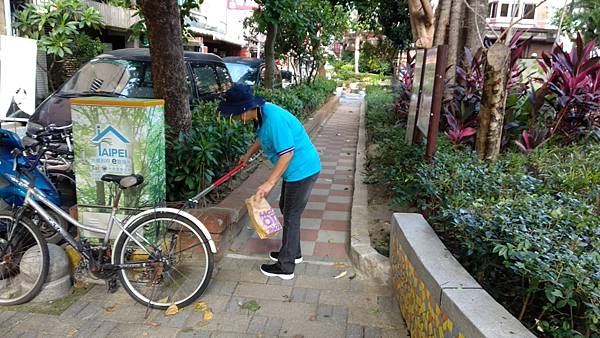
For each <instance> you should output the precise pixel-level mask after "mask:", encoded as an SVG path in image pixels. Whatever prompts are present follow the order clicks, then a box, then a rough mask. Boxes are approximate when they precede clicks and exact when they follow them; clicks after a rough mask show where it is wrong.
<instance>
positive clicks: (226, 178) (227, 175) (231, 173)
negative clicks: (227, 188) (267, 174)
mask: <svg viewBox="0 0 600 338" xmlns="http://www.w3.org/2000/svg"><path fill="white" fill-rule="evenodd" d="M245 166H246V165H245V164H243V163H242V164H238V166H237V167H235V168H233V170H231V171H230V172H228V173H227V174H225V176H223V177H221V178H219V179H218V180H216V181H215V182H214V183H213V184H211V185H210V186H211V187H213V188H216V187H218V186H220V185H221V184H222V183H223V182H225V181H227V180H228V179H230V178H231V176H233V175H235V174H237V172H238V171H240V170H242V169H243V168H244V167H245Z"/></svg>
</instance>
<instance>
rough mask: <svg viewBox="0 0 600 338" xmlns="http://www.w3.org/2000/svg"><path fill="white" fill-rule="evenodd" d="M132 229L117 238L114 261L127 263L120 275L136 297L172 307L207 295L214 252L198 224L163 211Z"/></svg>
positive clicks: (148, 216)
mask: <svg viewBox="0 0 600 338" xmlns="http://www.w3.org/2000/svg"><path fill="white" fill-rule="evenodd" d="M126 230H127V232H128V233H129V234H131V236H129V235H127V234H126V233H122V234H121V235H120V236H119V238H118V239H117V242H116V244H115V253H114V257H115V259H114V260H115V262H114V264H116V265H120V264H123V265H122V269H121V270H119V279H120V280H121V284H122V285H123V287H124V288H125V290H126V291H127V293H129V295H130V296H131V297H133V298H134V299H135V300H136V301H138V302H140V303H142V304H144V305H148V304H149V305H150V306H151V307H153V308H156V309H166V308H167V307H169V306H170V305H172V304H175V305H177V306H178V307H184V306H186V305H189V304H191V303H192V302H194V301H195V300H196V299H198V298H199V297H200V296H201V295H202V293H203V292H204V290H205V289H206V287H207V286H208V283H209V282H210V278H211V276H212V270H213V253H212V252H211V251H210V248H209V245H208V240H207V239H206V237H205V236H204V234H203V233H202V231H200V229H199V228H198V226H196V224H194V223H193V222H191V221H190V220H188V219H187V218H185V217H182V216H181V215H178V214H177V213H171V212H162V211H157V212H155V213H152V214H149V215H147V216H145V217H142V218H140V219H139V220H137V221H135V222H133V223H132V224H131V225H129V226H128V227H127V229H126ZM138 263H146V264H144V266H143V267H141V266H140V264H138ZM129 264H138V265H133V266H129V267H128V266H127V265H129Z"/></svg>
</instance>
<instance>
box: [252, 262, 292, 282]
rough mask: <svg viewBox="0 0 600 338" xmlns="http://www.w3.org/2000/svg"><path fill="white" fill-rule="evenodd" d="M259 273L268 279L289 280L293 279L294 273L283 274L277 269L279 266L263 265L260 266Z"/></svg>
mask: <svg viewBox="0 0 600 338" xmlns="http://www.w3.org/2000/svg"><path fill="white" fill-rule="evenodd" d="M260 272H262V273H263V275H265V276H268V277H279V278H281V279H285V280H290V279H293V278H294V273H293V272H292V273H285V272H283V271H282V270H281V268H280V267H279V264H277V263H275V264H263V265H261V266H260Z"/></svg>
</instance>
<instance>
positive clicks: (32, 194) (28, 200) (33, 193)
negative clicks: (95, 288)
mask: <svg viewBox="0 0 600 338" xmlns="http://www.w3.org/2000/svg"><path fill="white" fill-rule="evenodd" d="M17 184H19V185H20V186H22V187H24V188H26V189H27V194H26V195H25V202H24V203H23V207H25V206H30V207H32V208H33V209H34V210H35V211H36V212H37V213H38V214H39V215H40V216H41V217H42V218H43V219H44V220H45V221H46V222H47V223H48V224H49V225H50V226H51V227H52V228H53V229H55V230H56V231H58V232H59V233H60V234H61V236H63V238H64V239H65V240H66V241H67V242H68V243H69V244H71V245H72V246H73V248H75V249H76V250H77V251H79V252H80V253H81V254H82V255H83V256H84V257H85V258H86V259H91V257H89V256H88V255H87V253H86V252H85V250H84V249H83V247H82V245H81V243H80V242H77V241H76V240H75V239H74V238H73V236H71V234H69V232H68V231H67V230H66V229H65V228H63V227H62V226H61V225H60V224H59V223H58V222H57V221H56V220H55V219H54V218H52V216H50V214H48V212H47V211H46V210H44V208H43V207H42V205H45V206H47V207H48V208H50V210H52V211H54V212H55V213H57V214H58V215H59V216H60V217H61V218H63V219H65V220H66V221H68V222H69V223H71V224H73V225H74V226H76V227H77V228H80V229H84V230H88V231H90V232H93V233H99V234H103V235H104V239H103V241H102V246H101V249H103V250H106V249H107V248H108V242H109V236H110V233H111V231H112V228H113V226H114V224H115V223H116V224H117V225H118V226H119V228H120V229H121V231H123V233H124V234H125V235H126V236H128V237H129V238H130V239H131V240H133V241H134V242H135V243H136V244H137V245H138V246H139V247H140V248H142V249H143V250H144V251H145V252H146V253H147V254H148V255H150V256H153V255H152V254H151V253H150V252H149V251H148V250H146V247H145V246H144V245H142V243H141V242H140V241H139V240H138V239H136V238H135V237H134V236H132V235H131V234H130V233H129V232H128V231H127V230H126V229H125V224H124V222H123V221H121V220H120V219H119V218H118V217H117V216H116V213H117V211H118V210H119V207H118V205H119V199H120V197H121V190H118V191H117V196H115V200H114V203H113V206H112V211H111V215H110V218H109V223H108V226H107V229H101V228H97V227H93V226H87V225H84V224H81V223H79V222H78V221H77V220H76V219H74V218H73V217H71V215H69V214H67V213H66V212H64V211H63V210H62V209H61V208H60V207H58V206H56V205H55V204H53V203H52V202H51V201H49V200H48V199H47V198H45V197H44V196H43V194H42V193H41V192H40V191H38V189H37V188H35V187H32V186H31V184H30V183H29V182H28V181H26V180H24V179H22V178H19V182H18V183H17ZM35 199H37V201H39V203H38V202H37V201H36V200H35ZM139 238H140V239H142V241H144V242H146V244H147V245H149V246H151V247H155V246H154V245H153V244H152V243H150V242H148V241H147V240H146V239H145V238H143V237H139ZM155 249H156V247H155ZM142 264H145V263H140V266H142Z"/></svg>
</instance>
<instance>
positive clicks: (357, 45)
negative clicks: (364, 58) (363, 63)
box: [354, 31, 360, 74]
mask: <svg viewBox="0 0 600 338" xmlns="http://www.w3.org/2000/svg"><path fill="white" fill-rule="evenodd" d="M355 34H356V36H355V37H354V73H356V74H358V73H359V71H358V61H360V32H359V31H357V32H356V33H355Z"/></svg>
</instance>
